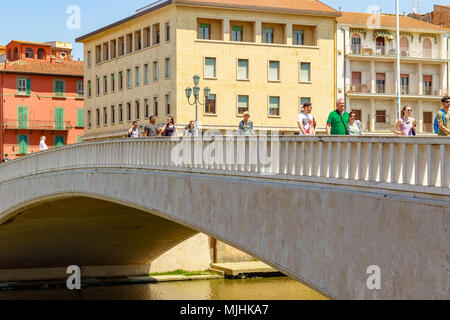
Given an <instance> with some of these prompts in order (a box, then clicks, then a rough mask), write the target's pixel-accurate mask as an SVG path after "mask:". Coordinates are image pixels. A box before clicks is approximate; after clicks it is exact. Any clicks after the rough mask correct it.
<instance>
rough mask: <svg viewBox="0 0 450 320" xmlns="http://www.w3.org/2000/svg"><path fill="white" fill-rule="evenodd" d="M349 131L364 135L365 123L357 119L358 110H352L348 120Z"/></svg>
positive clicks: (352, 134) (353, 134)
mask: <svg viewBox="0 0 450 320" xmlns="http://www.w3.org/2000/svg"><path fill="white" fill-rule="evenodd" d="M348 131H349V132H350V135H351V136H362V135H363V134H364V133H363V124H362V122H361V121H359V120H356V112H354V111H352V112H350V120H349V122H348Z"/></svg>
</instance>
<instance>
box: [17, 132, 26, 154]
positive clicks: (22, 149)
mask: <svg viewBox="0 0 450 320" xmlns="http://www.w3.org/2000/svg"><path fill="white" fill-rule="evenodd" d="M17 144H18V145H19V154H27V153H28V136H22V135H20V136H17Z"/></svg>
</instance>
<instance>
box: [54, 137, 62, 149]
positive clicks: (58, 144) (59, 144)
mask: <svg viewBox="0 0 450 320" xmlns="http://www.w3.org/2000/svg"><path fill="white" fill-rule="evenodd" d="M62 146H64V137H63V136H55V148H58V147H62Z"/></svg>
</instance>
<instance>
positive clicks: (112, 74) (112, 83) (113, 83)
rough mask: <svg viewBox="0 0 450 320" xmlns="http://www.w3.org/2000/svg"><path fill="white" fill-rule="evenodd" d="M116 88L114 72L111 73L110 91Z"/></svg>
mask: <svg viewBox="0 0 450 320" xmlns="http://www.w3.org/2000/svg"><path fill="white" fill-rule="evenodd" d="M115 90H116V77H115V74H114V73H111V92H114V91H115Z"/></svg>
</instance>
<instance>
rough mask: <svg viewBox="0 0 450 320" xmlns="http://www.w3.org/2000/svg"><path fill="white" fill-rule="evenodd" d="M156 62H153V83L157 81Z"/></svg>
mask: <svg viewBox="0 0 450 320" xmlns="http://www.w3.org/2000/svg"><path fill="white" fill-rule="evenodd" d="M158 69H159V68H158V61H153V81H158V80H159V76H158V75H159V70H158Z"/></svg>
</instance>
